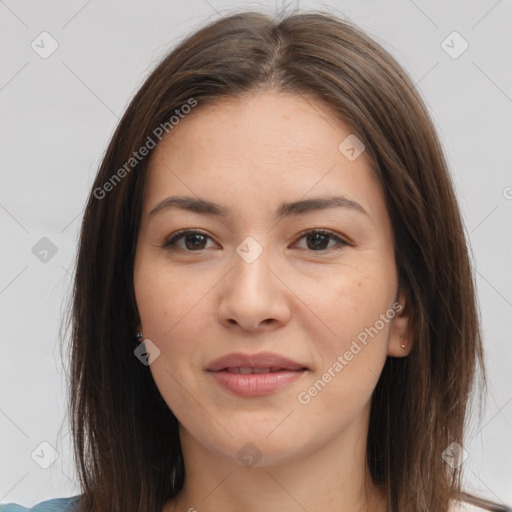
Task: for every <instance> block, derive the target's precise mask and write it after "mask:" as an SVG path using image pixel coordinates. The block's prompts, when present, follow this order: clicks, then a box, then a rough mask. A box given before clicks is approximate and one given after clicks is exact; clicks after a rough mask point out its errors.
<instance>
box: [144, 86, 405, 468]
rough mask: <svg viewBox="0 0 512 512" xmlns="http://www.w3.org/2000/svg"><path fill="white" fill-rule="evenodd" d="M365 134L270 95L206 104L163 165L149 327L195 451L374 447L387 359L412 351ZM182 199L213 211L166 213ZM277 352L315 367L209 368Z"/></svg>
mask: <svg viewBox="0 0 512 512" xmlns="http://www.w3.org/2000/svg"><path fill="white" fill-rule="evenodd" d="M350 135H351V130H350V129H349V128H348V127H347V126H345V125H344V124H342V123H341V122H339V121H338V120H336V119H335V118H334V117H333V115H332V113H331V112H330V110H329V109H328V107H326V106H325V105H323V104H322V103H320V102H318V101H317V100H315V99H313V98H311V97H304V96H298V95H297V96H295V95H291V94H284V93H277V92H273V91H265V92H259V93H257V94H255V95H253V96H251V97H250V99H244V100H229V101H223V102H219V103H217V104H215V105H214V106H210V107H208V108H204V109H201V103H200V102H199V104H198V107H197V110H195V111H192V113H191V114H189V115H188V117H185V118H184V119H181V121H180V122H179V124H178V125H176V126H174V128H173V130H172V131H171V132H169V134H168V135H166V137H164V139H163V140H162V142H161V143H160V144H159V145H158V146H157V147H156V149H155V151H154V153H153V155H152V157H151V161H150V164H149V168H148V176H147V180H146V184H145V191H144V206H143V216H142V219H141V227H140V232H139V236H138V245H137V252H136V259H135V269H134V285H135V293H136V300H137V305H138V310H139V313H140V319H141V328H142V330H143V333H144V338H146V339H149V340H151V342H152V344H154V345H156V347H158V349H159V351H160V353H159V355H158V356H157V357H155V355H156V354H157V352H153V354H152V357H155V358H154V360H153V362H151V364H150V366H149V368H150V371H151V373H152V376H153V378H154V380H155V382H156V385H157V386H158V389H159V390H160V392H161V394H162V396H163V398H164V399H165V401H166V403H167V404H168V405H169V407H170V408H171V410H172V411H173V413H174V414H175V416H176V417H177V418H178V420H179V422H180V424H181V428H180V435H181V436H182V440H183V436H186V439H188V440H189V441H190V442H192V443H194V444H195V445H196V446H197V447H200V449H202V450H204V451H205V452H206V451H207V452H209V453H215V454H216V455H218V456H222V457H226V458H228V459H232V460H234V461H235V462H237V464H240V465H243V464H245V465H252V464H253V463H254V462H255V461H257V462H258V465H263V466H264V465H270V464H277V463H282V462H286V461H291V460H293V459H296V458H297V457H301V456H304V455H307V454H310V453H313V452H315V451H316V450H318V449H319V448H320V447H322V446H327V445H328V443H332V442H337V440H341V439H342V438H345V439H346V437H347V435H349V432H352V434H351V435H352V439H355V438H357V439H359V441H361V442H362V441H364V440H365V432H366V431H365V428H367V423H368V412H369V405H370V398H371V394H372V391H373V389H374V387H375V385H376V383H377V380H378V378H379V375H380V373H381V370H382V367H383V365H384V363H385V360H386V357H387V356H388V355H390V356H404V355H406V354H407V351H408V349H403V348H402V347H401V345H402V344H404V343H406V341H404V339H401V338H400V337H401V335H406V334H407V333H406V323H407V317H406V315H405V314H404V309H403V308H404V307H405V297H404V296H403V295H402V294H401V293H400V295H399V296H398V298H397V295H396V293H397V272H396V267H395V259H394V247H393V238H392V230H391V225H390V220H389V217H388V214H387V211H386V207H385V201H384V196H383V193H382V190H381V186H380V184H379V182H378V180H377V178H376V177H375V176H374V175H373V174H372V172H371V171H370V169H369V167H368V165H367V161H366V153H365V152H364V150H363V152H362V153H361V154H360V155H359V156H358V154H359V153H360V151H361V149H362V148H361V147H360V146H357V144H356V145H354V139H353V135H352V136H351V137H350V138H349V139H347V140H346V138H347V137H349V136H350ZM356 142H357V141H356ZM171 196H172V197H177V196H186V197H187V198H190V199H191V200H193V201H199V200H202V201H204V203H200V205H202V206H203V207H204V208H202V210H203V211H200V210H201V208H195V210H194V209H193V208H190V209H189V208H188V207H187V202H186V201H183V202H181V207H180V206H179V204H177V203H174V206H173V205H171V204H170V202H169V203H168V204H167V206H166V205H165V203H163V204H162V201H165V200H166V199H167V198H169V197H171ZM334 197H339V198H344V199H338V200H337V203H335V204H331V206H325V205H324V207H321V206H322V205H321V204H316V203H315V201H318V202H319V200H325V199H328V198H334ZM210 203H212V204H215V205H217V206H216V208H209V207H208V208H207V207H206V206H207V205H209V204H210ZM159 205H160V208H157V207H158V206H159ZM283 205H284V206H283ZM290 205H292V206H290ZM155 208H157V211H153V210H154V209H155ZM216 210H219V211H222V212H223V214H219V212H218V211H216ZM152 211H153V213H151V212H152ZM182 230H189V231H190V232H191V233H189V234H188V235H187V234H185V235H184V236H179V237H177V238H175V237H176V234H177V233H178V232H181V231H182ZM316 230H324V231H328V234H322V233H316V234H315V233H314V231H316ZM311 231H313V233H308V232H311ZM173 238H174V241H172V240H173ZM151 347H152V345H151V344H148V345H147V346H146V348H148V349H149V351H150V352H151V351H152V348H151ZM263 352H266V353H268V352H270V353H272V354H274V355H276V356H281V357H285V358H287V359H289V360H291V361H293V362H295V363H298V365H297V366H298V367H299V368H305V369H302V370H297V369H296V368H295V369H294V368H288V369H287V370H286V366H287V365H286V364H285V363H283V362H279V361H276V360H273V359H272V358H271V359H270V360H266V359H262V360H257V359H256V360H254V361H252V363H254V365H252V366H250V367H251V368H256V367H258V366H259V367H260V369H259V370H256V372H261V373H254V372H253V370H250V371H251V372H252V373H250V374H246V373H245V372H247V371H248V370H242V374H240V373H238V372H239V370H238V368H240V367H242V368H245V367H248V365H249V364H251V361H250V362H248V363H243V362H241V363H240V362H237V361H231V362H229V361H227V362H224V363H222V362H221V363H220V367H222V365H224V366H223V367H222V368H220V367H218V368H217V370H218V371H210V370H208V368H209V366H210V364H211V363H212V362H213V361H214V360H216V359H218V358H220V357H222V356H226V355H229V354H232V353H238V354H246V355H257V354H261V353H263ZM141 364H142V363H141ZM244 364H245V366H244ZM226 367H229V368H231V369H230V370H228V371H226V370H225V368H226ZM265 367H267V368H266V369H265ZM270 367H272V370H276V369H277V368H281V370H278V371H277V372H274V371H269V368H270ZM276 383H277V384H276ZM354 436H355V437H354ZM249 443H251V444H249ZM251 457H252V458H251ZM250 461H253V462H250Z"/></svg>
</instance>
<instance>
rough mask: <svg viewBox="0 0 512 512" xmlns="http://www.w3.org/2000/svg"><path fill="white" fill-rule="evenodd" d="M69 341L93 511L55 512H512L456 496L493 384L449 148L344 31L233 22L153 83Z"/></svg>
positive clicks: (114, 156)
mask: <svg viewBox="0 0 512 512" xmlns="http://www.w3.org/2000/svg"><path fill="white" fill-rule="evenodd" d="M71 321H72V352H71V386H70V417H71V421H72V432H73V436H74V440H75V452H76V453H75V455H76V462H77V467H78V470H79V475H80V480H81V489H82V494H81V495H79V496H75V497H73V498H68V499H61V500H57V501H54V500H51V501H49V502H44V503H42V504H40V505H38V507H41V508H37V507H36V508H35V509H34V510H37V511H38V512H39V510H45V508H44V507H45V506H48V507H50V506H54V507H55V508H54V509H56V510H70V511H71V510H73V511H78V510H82V511H91V512H92V511H94V512H100V511H106V510H109V511H141V512H142V511H144V512H145V511H149V510H157V511H163V512H171V511H189V512H192V511H194V510H197V511H199V512H203V511H205V512H208V511H218V510H222V511H225V512H231V511H235V510H237V511H238V510H244V511H253V510H265V511H292V510H293V511H295V510H307V511H310V512H313V511H317V510H326V509H330V510H340V511H343V512H349V511H350V512H356V511H357V512H359V511H366V510H371V511H376V512H384V511H400V512H402V511H404V512H415V511H418V512H419V511H425V510H429V511H439V512H446V511H452V512H453V511H458V510H495V511H498V510H502V511H506V510H509V509H507V508H506V507H505V506H500V505H497V504H492V503H489V502H485V501H484V500H481V499H479V498H476V497H472V496H470V495H468V494H465V493H463V492H462V490H461V468H462V462H463V460H464V458H465V455H466V452H465V451H464V448H463V438H464V436H463V434H464V429H463V427H464V420H465V418H466V417H467V414H468V411H469V409H468V397H469V396H470V391H471V389H472V386H473V383H474V380H475V376H476V375H477V373H476V371H477V370H478V369H479V368H480V369H481V370H482V376H483V377H484V378H483V383H485V376H484V372H483V370H484V368H483V354H482V344H481V338H480V330H479V325H478V318H477V310H476V305H475V290H474V286H473V279H472V274H471V268H470V262H469V258H468V250H467V246H466V241H465V237H464V231H463V226H462V222H461V216H460V212H459V209H458V206H457V203H456V199H455V195H454V192H453V187H452V184H451V181H450V177H449V174H448V171H447V165H446V162H445V159H444V156H443V153H442V149H441V146H440V143H439V140H438V138H437V135H436V133H435V130H434V127H433V125H432V122H431V120H430V118H429V115H428V112H427V109H426V108H425V105H424V103H423V101H422V100H421V98H420V97H419V95H418V93H417V91H416V90H415V88H414V86H413V84H412V82H411V80H410V79H409V77H408V76H407V75H406V73H405V72H404V71H403V70H402V69H401V68H400V66H399V65H398V63H397V62H396V61H395V60H394V59H393V58H392V57H391V56H390V55H389V54H388V53H387V52H386V51H385V50H384V49H383V48H382V47H380V46H379V45H378V44H376V43H375V42H374V41H372V40H371V39H369V38H368V37H367V36H366V35H365V34H364V33H362V32H361V31H360V30H359V29H357V28H356V27H354V26H352V25H350V24H349V23H347V22H345V21H341V20H339V19H336V18H335V17H333V16H332V15H329V14H325V13H315V12H310V13H305V14H300V15H294V16H287V17H285V18H284V19H282V20H272V19H271V18H269V17H267V16H265V15H263V14H259V13H242V14H235V15H232V16H230V17H226V18H223V19H221V20H219V21H216V22H214V23H211V24H210V25H208V26H206V27H204V28H202V29H201V30H199V31H198V32H197V33H195V34H193V35H191V36H190V37H189V38H187V39H186V40H185V41H184V42H183V43H181V44H180V45H179V46H178V47H177V48H176V49H175V50H174V51H173V52H172V53H171V54H170V55H169V56H168V57H167V58H165V59H164V60H163V61H162V63H161V64H160V65H159V66H158V67H157V68H156V69H155V71H154V72H153V73H152V74H151V75H150V77H149V78H148V79H147V80H146V82H145V84H144V85H143V86H142V88H141V89H140V91H139V92H138V93H137V95H136V96H135V98H134V99H133V101H132V102H131V104H130V105H129V107H128V109H127V111H126V113H125V115H124V116H123V119H122V120H121V122H120V124H119V126H118V128H117V130H116V132H115V134H114V136H113V138H112V141H111V143H110V145H109V147H108V150H107V152H106V155H105V157H104V160H103V163H102V165H101V168H100V170H99V173H98V175H97V177H96V180H95V183H94V185H93V189H92V191H91V195H90V196H89V200H88V203H87V208H86V211H85V215H84V219H83V224H82V230H81V237H80V245H79V254H78V260H77V269H76V280H75V288H74V300H73V309H72V318H71ZM470 504H472V505H470ZM0 510H5V511H7V510H11V509H9V506H7V507H5V506H4V508H0ZM12 510H15V509H12ZM48 510H50V509H48ZM52 510H53V509H52Z"/></svg>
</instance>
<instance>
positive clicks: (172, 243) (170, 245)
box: [162, 229, 350, 253]
mask: <svg viewBox="0 0 512 512" xmlns="http://www.w3.org/2000/svg"><path fill="white" fill-rule="evenodd" d="M192 234H194V235H195V234H197V235H202V236H204V237H206V238H209V239H210V240H211V239H212V238H211V237H210V236H209V235H207V234H206V233H203V232H202V231H198V230H195V229H184V230H183V231H178V233H176V234H175V235H173V236H172V237H170V238H169V239H168V240H166V241H165V242H164V244H163V245H162V248H163V249H167V250H169V251H175V250H182V251H184V252H202V251H204V250H206V249H199V250H197V251H191V250H188V249H182V248H181V247H176V242H177V241H178V240H179V239H181V238H184V237H185V236H187V235H192ZM316 234H320V235H326V236H329V237H331V238H332V239H333V240H336V241H337V246H334V247H331V248H329V249H320V250H317V251H315V250H308V249H304V250H306V251H308V252H312V253H316V252H318V253H326V252H331V251H333V250H339V249H343V248H344V247H345V246H347V245H350V244H349V243H348V242H346V241H345V240H342V239H341V238H340V237H338V236H337V235H336V234H334V233H333V232H332V231H329V230H327V229H312V230H310V231H306V232H304V233H302V234H301V235H300V237H299V240H301V239H303V238H306V237H307V236H311V235H316Z"/></svg>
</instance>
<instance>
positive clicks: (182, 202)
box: [149, 196, 368, 219]
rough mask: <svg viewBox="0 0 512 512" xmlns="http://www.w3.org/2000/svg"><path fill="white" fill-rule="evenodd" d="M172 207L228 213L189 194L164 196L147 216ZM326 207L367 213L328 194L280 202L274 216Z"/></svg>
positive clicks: (358, 206)
mask: <svg viewBox="0 0 512 512" xmlns="http://www.w3.org/2000/svg"><path fill="white" fill-rule="evenodd" d="M172 208H179V209H182V210H187V211H191V212H194V213H200V214H204V215H215V216H219V217H228V216H229V215H230V211H229V210H228V209H227V208H226V207H225V206H222V205H220V204H217V203H213V202H211V201H206V200H204V199H198V198H195V197H189V196H170V197H167V198H165V199H164V200H163V201H160V202H159V203H158V204H157V205H156V206H155V207H154V208H153V209H152V210H151V211H150V212H149V216H150V217H152V216H154V215H156V214H157V213H160V212H163V211H165V210H168V209H172ZM328 208H348V209H351V210H353V211H356V212H359V213H362V214H364V215H368V212H367V211H366V210H365V209H364V208H363V207H362V206H361V205H360V204H359V203H358V202H357V201H353V200H351V199H348V198H347V197H345V196H330V197H317V198H312V199H302V200H300V201H293V202H289V203H281V204H280V205H279V207H278V209H277V211H276V218H278V219H282V218H284V217H289V216H292V215H300V214H305V213H308V212H313V211H318V210H326V209H328Z"/></svg>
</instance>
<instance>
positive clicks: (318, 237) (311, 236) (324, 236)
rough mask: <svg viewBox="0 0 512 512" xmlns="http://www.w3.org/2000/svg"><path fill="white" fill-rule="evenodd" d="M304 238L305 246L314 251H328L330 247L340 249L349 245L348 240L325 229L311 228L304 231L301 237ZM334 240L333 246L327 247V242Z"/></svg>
mask: <svg viewBox="0 0 512 512" xmlns="http://www.w3.org/2000/svg"><path fill="white" fill-rule="evenodd" d="M303 238H305V239H306V240H307V242H306V248H307V249H308V250H311V251H314V252H321V251H329V250H330V249H342V248H343V247H344V246H346V245H349V244H348V242H345V240H342V239H341V238H339V237H338V236H336V235H335V234H334V233H332V232H331V231H326V230H318V229H315V230H312V231H308V232H307V233H304V234H303V235H302V237H301V239H303ZM331 241H334V242H335V244H334V246H331V247H329V242H331Z"/></svg>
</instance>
